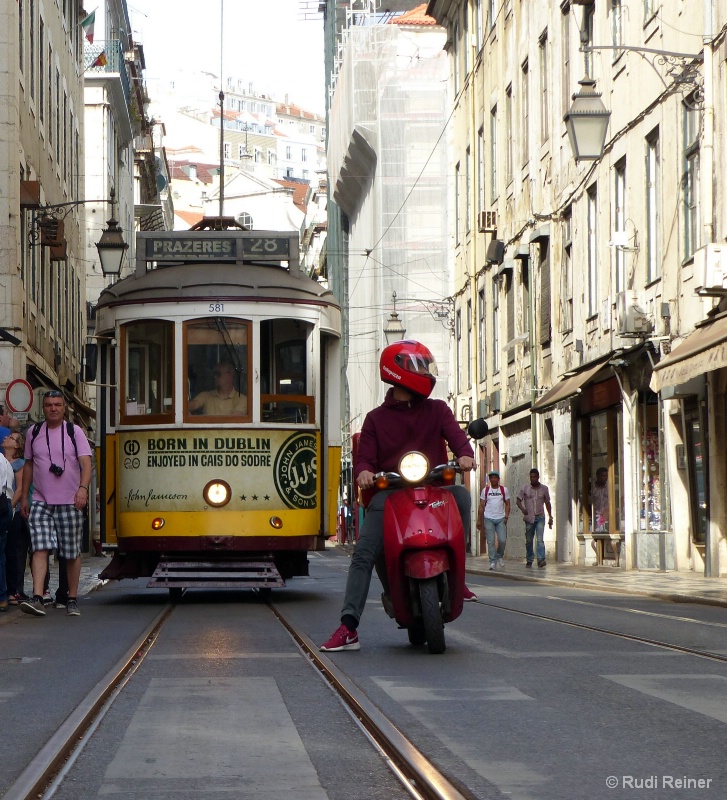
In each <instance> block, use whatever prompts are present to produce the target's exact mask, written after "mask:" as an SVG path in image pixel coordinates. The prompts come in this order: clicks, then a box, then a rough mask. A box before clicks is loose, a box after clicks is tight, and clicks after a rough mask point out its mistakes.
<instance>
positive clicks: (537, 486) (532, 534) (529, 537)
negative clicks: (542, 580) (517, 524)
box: [516, 468, 553, 567]
mask: <svg viewBox="0 0 727 800" xmlns="http://www.w3.org/2000/svg"><path fill="white" fill-rule="evenodd" d="M516 502H517V507H518V508H519V509H520V511H522V512H523V518H524V520H525V566H526V567H532V566H533V555H534V554H533V539H537V557H538V566H539V567H544V566H545V541H544V539H543V534H544V532H545V512H546V511H547V512H548V527H549V528H552V527H553V510H552V508H551V506H550V492H549V491H548V487H547V486H546V485H545V484H544V483H541V482H540V473H539V472H538V470H537V469H535V468H533V469H531V470H530V483H526V484H525V485H524V486H523V487H522V488H521V489H520V491H519V492H518V493H517V501H516Z"/></svg>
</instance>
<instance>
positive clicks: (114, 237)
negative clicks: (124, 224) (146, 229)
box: [96, 211, 129, 278]
mask: <svg viewBox="0 0 727 800" xmlns="http://www.w3.org/2000/svg"><path fill="white" fill-rule="evenodd" d="M106 224H107V225H108V227H107V228H104V230H103V232H102V233H101V238H100V239H99V240H98V242H97V243H96V249H97V250H98V257H99V258H100V259H101V271H102V272H103V274H104V275H105V276H106V277H115V278H118V276H119V275H120V274H121V264H122V263H123V260H124V254H125V253H126V251H127V250H128V249H129V245H128V244H127V243H126V242H125V241H124V237H123V235H122V232H121V228H120V227H119V223H118V222H117V221H116V220H115V219H114V215H113V211H112V213H111V219H110V220H108V221H107V223H106Z"/></svg>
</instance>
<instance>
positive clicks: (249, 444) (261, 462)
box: [119, 430, 320, 512]
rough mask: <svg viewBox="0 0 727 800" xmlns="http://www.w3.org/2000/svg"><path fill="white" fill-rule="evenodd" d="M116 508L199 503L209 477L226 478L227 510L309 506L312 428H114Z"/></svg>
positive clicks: (316, 444)
mask: <svg viewBox="0 0 727 800" xmlns="http://www.w3.org/2000/svg"><path fill="white" fill-rule="evenodd" d="M119 445H120V459H119V461H120V465H119V467H120V475H119V488H120V496H119V511H121V512H125V511H151V510H155V509H156V510H160V509H168V510H170V511H198V510H200V504H201V502H202V491H203V489H204V487H205V485H206V484H207V483H208V482H209V481H211V480H213V479H214V480H222V481H225V482H227V483H228V484H229V485H230V487H231V489H232V498H231V500H230V503H229V504H228V505H227V506H226V510H229V511H254V510H267V509H270V510H273V509H279V508H293V509H313V508H316V506H317V503H318V492H317V488H318V457H319V452H320V451H319V448H320V433H319V432H317V431H289V430H288V431H274V430H263V431H256V430H244V431H243V430H237V431H230V430H182V431H169V432H166V431H129V432H119Z"/></svg>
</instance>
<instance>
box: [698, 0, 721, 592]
mask: <svg viewBox="0 0 727 800" xmlns="http://www.w3.org/2000/svg"><path fill="white" fill-rule="evenodd" d="M713 2H714V0H704V35H703V37H702V44H703V46H704V56H703V64H704V89H703V93H704V118H703V125H704V132H703V134H702V144H701V146H700V149H699V159H700V165H699V171H700V174H701V175H703V176H704V179H703V180H702V181H701V184H702V198H701V199H702V242H701V244H703V245H704V244H707V243H709V242H713V241H714V222H713V219H712V217H713V215H714V183H713V181H714V179H713V169H714V91H713V86H712V81H713V73H714V70H713V64H712V38H713V36H714V27H713V19H714V14H713ZM713 381H714V378H709V377H708V378H707V388H708V391H707V403H708V405H707V409H708V411H709V415H710V416H711V415H712V414H713V413H714V410H713V409H715V408H716V404H714V405H713V404H711V402H710V401H711V400H712V392H713V391H714V390H713V389H712V391H710V388H711V387H713V386H714V385H715V384H714V383H713ZM708 429H709V432H710V434H711V432H712V424H711V423H710V422H709V421H708ZM710 438H711V437H710ZM718 451H719V448H718V447H714V448H712V449H711V452H710V454H709V460H708V462H707V463H708V466H709V482H710V484H711V483H712V482H713V480H714V475H713V470H712V463H711V462H712V453H716V452H718ZM709 488H710V494H711V493H712V489H713V487H712V486H710V487H709ZM714 527H715V522H714V521H713V520H712V515H711V513H710V518H709V522H708V524H707V531H706V534H707V541H706V542H705V545H706V546H705V548H704V574H705V576H706V577H708V578H709V577H712V575H713V560H712V531H713V528H714ZM718 535H719V534H718Z"/></svg>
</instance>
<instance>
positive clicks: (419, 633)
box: [406, 619, 427, 647]
mask: <svg viewBox="0 0 727 800" xmlns="http://www.w3.org/2000/svg"><path fill="white" fill-rule="evenodd" d="M406 632H407V633H408V634H409V644H412V645H414V646H415V647H418V646H419V645H422V644H425V642H426V641H427V634H426V633H425V631H424V624H423V623H422V621H421V620H420V619H417V620H414V622H412V624H411V625H410V626H409V627H408V628H407V629H406Z"/></svg>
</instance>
